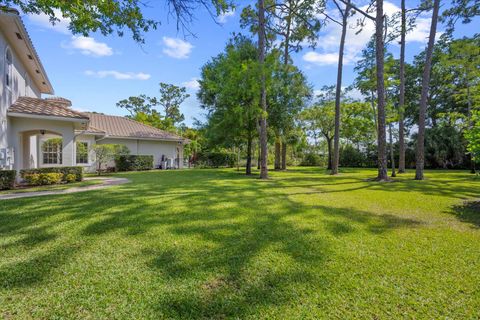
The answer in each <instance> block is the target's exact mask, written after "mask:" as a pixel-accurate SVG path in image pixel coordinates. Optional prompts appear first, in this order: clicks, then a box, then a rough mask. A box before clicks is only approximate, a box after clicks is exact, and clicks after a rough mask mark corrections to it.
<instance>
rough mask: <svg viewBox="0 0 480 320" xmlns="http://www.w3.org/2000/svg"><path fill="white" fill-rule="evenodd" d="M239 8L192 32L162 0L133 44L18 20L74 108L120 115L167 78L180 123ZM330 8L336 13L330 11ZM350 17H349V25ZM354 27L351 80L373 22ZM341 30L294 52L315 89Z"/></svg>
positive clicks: (40, 20) (413, 42)
mask: <svg viewBox="0 0 480 320" xmlns="http://www.w3.org/2000/svg"><path fill="white" fill-rule="evenodd" d="M357 3H358V2H357ZM407 3H409V4H410V1H408V2H407ZM384 6H385V11H386V13H387V14H391V13H393V12H395V11H396V10H398V6H399V1H392V2H389V1H386V2H385V5H384ZM240 11H241V8H237V10H236V11H231V12H228V13H227V14H226V15H224V16H221V17H220V18H218V19H217V20H218V23H216V22H215V21H214V20H213V19H212V17H211V16H209V14H208V13H207V12H206V10H204V9H199V10H198V11H197V12H196V20H195V21H193V23H192V25H191V26H190V27H191V30H193V32H194V33H195V37H193V36H184V34H183V33H182V32H178V31H177V28H176V24H175V21H174V20H173V19H172V18H171V17H170V18H168V17H167V15H166V14H165V7H164V5H163V4H162V5H159V6H158V7H155V6H154V7H150V8H148V9H147V10H146V11H145V13H146V15H148V16H149V17H153V18H154V19H155V20H160V21H162V25H161V26H160V27H159V28H158V30H155V31H152V32H149V33H148V34H146V35H145V44H144V45H139V44H137V43H135V42H134V41H133V40H132V39H131V38H130V37H129V35H128V34H126V35H125V36H124V37H123V38H122V37H118V36H116V35H110V36H108V37H104V36H102V35H99V34H92V35H90V36H89V37H81V36H73V35H72V34H71V33H70V32H69V31H68V29H67V28H66V25H67V23H68V21H61V22H60V23H58V24H57V25H56V26H54V27H53V26H51V25H50V24H49V22H48V19H46V17H44V16H27V17H24V22H25V24H26V26H27V29H28V31H29V33H30V36H31V38H32V40H33V43H34V45H35V47H36V49H37V51H38V53H39V55H40V58H41V60H42V62H43V64H44V67H45V69H46V71H47V73H48V75H49V78H50V81H51V82H52V84H53V87H54V89H55V94H56V95H58V96H62V97H65V98H68V99H70V100H72V102H73V106H74V108H76V109H78V110H89V111H96V112H103V113H108V114H117V115H124V114H126V113H125V111H124V110H122V109H119V108H117V107H116V106H115V103H116V102H117V101H119V100H121V99H124V98H127V97H129V96H135V95H139V94H142V93H143V94H147V95H150V96H155V95H157V93H158V83H159V82H167V83H173V84H176V85H183V86H186V87H187V89H188V92H189V93H190V94H191V97H190V98H189V99H188V100H187V101H185V102H184V104H183V105H182V106H181V110H182V112H183V113H184V114H185V123H186V124H187V125H191V124H192V122H193V118H194V117H195V118H199V119H202V113H203V111H202V110H201V108H200V106H199V103H198V101H197V100H196V98H195V92H196V88H197V83H196V79H198V77H199V75H200V69H201V67H202V65H203V64H204V63H206V62H207V61H208V60H209V59H210V58H211V57H213V56H215V55H217V54H218V53H220V52H221V51H222V50H223V48H224V46H225V43H226V42H227V40H228V38H229V37H230V36H231V34H232V32H239V31H241V29H240V27H239V16H240ZM331 13H332V14H335V12H334V11H333V10H332V12H331ZM429 16H430V13H428V14H426V15H424V16H420V18H419V19H418V20H417V26H416V28H415V30H414V31H413V32H411V33H410V34H409V35H408V36H407V57H408V59H411V58H412V57H413V56H414V55H415V54H417V53H418V52H420V51H421V50H423V48H424V47H425V43H426V40H427V39H426V38H427V36H428V29H429V26H430V19H429ZM168 20H169V21H168ZM355 20H356V18H355V17H354V18H352V19H351V21H352V25H353V24H354V22H355ZM477 22H478V21H476V22H475V23H472V24H470V25H468V26H461V27H460V28H459V31H458V34H459V35H464V34H467V35H471V34H473V33H474V32H475V30H476V29H478V23H477ZM441 29H442V28H440V32H441ZM355 31H356V30H354V29H353V28H351V29H350V30H349V32H348V35H347V41H346V51H345V63H346V65H345V68H344V85H349V84H351V83H352V81H353V79H354V77H355V75H354V72H353V67H354V64H355V61H356V60H357V59H358V56H359V54H360V51H361V49H362V48H363V47H364V46H365V44H366V42H367V41H368V39H369V38H370V37H371V35H372V34H373V25H371V24H367V26H366V27H365V28H364V30H363V31H362V33H360V34H359V35H355ZM243 32H245V33H246V32H247V31H245V30H244V31H243ZM339 34H340V29H339V27H337V26H336V25H334V24H330V25H328V26H326V27H325V28H324V29H323V30H322V31H321V32H320V33H319V39H318V45H317V47H316V49H315V50H312V49H311V48H308V47H306V48H304V49H303V50H302V51H301V52H299V53H298V54H295V55H294V62H295V64H296V65H297V66H298V67H300V68H301V69H302V70H303V71H304V72H305V74H306V75H307V78H308V81H309V82H310V83H311V85H312V86H313V87H314V88H315V89H319V88H321V87H322V86H323V85H330V84H334V83H335V79H336V78H335V77H336V63H337V51H338V39H339ZM391 50H392V52H393V53H394V54H397V52H398V47H397V46H396V45H392V46H391Z"/></svg>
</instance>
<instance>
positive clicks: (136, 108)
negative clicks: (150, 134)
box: [117, 82, 190, 132]
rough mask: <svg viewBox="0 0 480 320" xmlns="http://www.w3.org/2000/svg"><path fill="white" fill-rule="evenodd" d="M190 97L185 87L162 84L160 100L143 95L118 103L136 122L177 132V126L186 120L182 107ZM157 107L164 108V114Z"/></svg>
mask: <svg viewBox="0 0 480 320" xmlns="http://www.w3.org/2000/svg"><path fill="white" fill-rule="evenodd" d="M189 96H190V95H189V94H187V93H186V88H185V87H178V86H176V85H173V84H168V83H163V82H161V83H160V97H159V98H156V97H153V98H152V97H148V96H146V95H144V94H142V95H139V96H137V97H129V98H127V99H123V100H120V101H119V102H117V107H119V108H123V109H125V110H127V111H128V112H129V113H130V115H129V116H128V117H129V118H131V119H133V120H135V121H138V122H141V123H144V124H147V125H149V126H152V127H155V128H158V129H161V130H166V131H170V132H175V131H176V125H177V124H179V123H180V122H182V121H183V120H184V119H185V117H184V115H183V114H181V113H180V105H181V104H182V103H183V101H185V99H187V98H188V97H189ZM156 106H161V107H162V108H163V114H161V113H160V112H159V111H158V110H157V109H155V107H156Z"/></svg>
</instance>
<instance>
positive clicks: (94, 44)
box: [62, 36, 113, 57]
mask: <svg viewBox="0 0 480 320" xmlns="http://www.w3.org/2000/svg"><path fill="white" fill-rule="evenodd" d="M62 47H64V48H65V49H74V50H80V52H81V53H82V54H84V55H86V56H94V57H105V56H111V55H112V54H113V49H112V48H110V47H109V46H108V45H107V44H106V43H104V42H98V41H96V40H95V39H94V38H92V37H83V36H73V37H72V40H71V41H70V42H69V43H68V44H66V45H62Z"/></svg>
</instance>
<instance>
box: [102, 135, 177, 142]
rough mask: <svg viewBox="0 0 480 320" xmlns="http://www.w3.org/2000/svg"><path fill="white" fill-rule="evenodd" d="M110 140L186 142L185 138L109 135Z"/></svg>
mask: <svg viewBox="0 0 480 320" xmlns="http://www.w3.org/2000/svg"><path fill="white" fill-rule="evenodd" d="M108 138H112V139H129V140H149V141H169V142H185V139H183V138H171V139H169V138H156V137H132V136H112V135H109V136H108Z"/></svg>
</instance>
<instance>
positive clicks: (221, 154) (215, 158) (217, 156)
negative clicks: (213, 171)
mask: <svg viewBox="0 0 480 320" xmlns="http://www.w3.org/2000/svg"><path fill="white" fill-rule="evenodd" d="M236 161H237V154H236V153H234V152H228V151H210V152H200V153H199V154H198V162H199V165H200V166H204V167H213V168H219V167H233V166H234V165H235V162H236Z"/></svg>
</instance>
